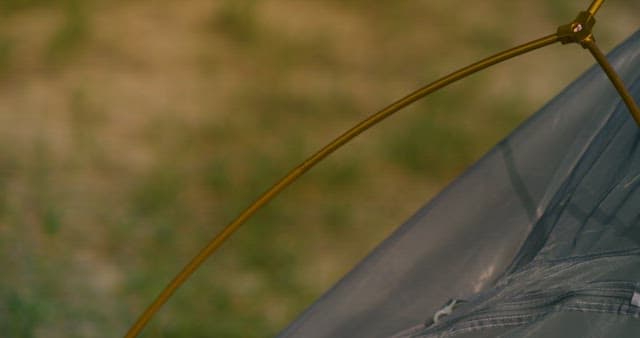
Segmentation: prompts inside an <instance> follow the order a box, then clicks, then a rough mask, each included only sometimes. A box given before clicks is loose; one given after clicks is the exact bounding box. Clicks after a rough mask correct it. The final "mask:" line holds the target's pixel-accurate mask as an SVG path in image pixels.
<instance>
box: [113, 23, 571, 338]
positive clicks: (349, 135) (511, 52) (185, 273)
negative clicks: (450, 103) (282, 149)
mask: <svg viewBox="0 0 640 338" xmlns="http://www.w3.org/2000/svg"><path fill="white" fill-rule="evenodd" d="M558 41H559V38H558V35H557V34H551V35H548V36H545V37H542V38H540V39H537V40H533V41H531V42H529V43H525V44H522V45H520V46H517V47H514V48H511V49H508V50H506V51H503V52H500V53H498V54H495V55H493V56H490V57H488V58H486V59H483V60H481V61H478V62H476V63H474V64H471V65H469V66H467V67H464V68H461V69H459V70H457V71H455V72H453V73H451V74H449V75H447V76H445V77H442V78H440V79H438V80H436V81H434V82H432V83H430V84H428V85H426V86H424V87H422V88H420V89H418V90H416V91H414V92H413V93H411V94H409V95H407V96H405V97H404V98H402V99H400V100H398V101H396V102H394V103H392V104H390V105H389V106H387V107H386V108H384V109H382V110H381V111H379V112H377V113H375V114H373V115H371V116H369V117H368V118H366V119H365V120H363V121H361V122H360V123H358V124H357V125H356V126H355V127H353V128H351V129H349V130H348V131H346V132H345V133H344V134H342V135H340V136H339V137H337V138H336V139H334V140H333V141H332V142H331V143H329V144H327V145H326V146H325V147H324V148H322V149H320V150H319V151H318V152H316V153H315V154H314V155H312V156H311V157H309V158H308V159H306V160H305V161H304V162H302V163H301V164H300V165H298V166H297V167H295V168H294V169H293V170H291V171H290V172H289V173H288V174H287V175H286V176H284V177H283V178H282V179H280V181H278V182H277V183H276V184H274V185H273V186H272V187H271V188H270V189H269V190H267V191H266V192H264V193H263V194H262V195H261V196H260V197H259V198H258V199H257V200H255V202H253V203H252V204H251V205H250V206H249V207H247V209H245V210H244V211H243V212H242V213H240V215H239V216H238V217H237V218H236V219H235V220H233V221H232V222H231V223H229V225H227V226H226V227H225V228H224V229H223V230H222V231H221V232H219V233H218V234H217V235H216V236H215V237H214V238H213V239H211V241H210V242H209V243H208V244H207V245H206V246H205V247H204V248H203V249H201V250H200V252H199V253H198V254H197V255H196V256H195V257H194V258H193V259H192V260H191V261H190V262H189V263H188V264H187V265H186V266H185V267H184V268H183V269H182V271H181V272H180V273H178V274H177V275H176V276H175V277H174V279H173V280H172V281H171V282H170V283H169V285H167V286H166V288H165V289H164V290H163V291H162V292H161V293H160V294H159V295H158V297H157V298H156V299H155V300H154V302H153V303H152V304H151V305H150V306H149V307H148V308H147V309H146V311H145V312H144V313H143V314H142V315H141V316H140V317H139V318H138V320H137V321H136V323H135V324H134V325H133V326H132V327H131V328H130V329H129V332H128V333H127V334H126V336H125V338H134V337H137V336H138V334H139V333H140V332H141V331H142V329H143V328H144V327H145V325H146V324H147V322H149V320H150V319H151V318H152V317H153V315H154V314H155V313H156V312H157V311H158V310H159V309H160V308H161V307H162V305H163V304H164V303H165V302H166V301H167V300H168V299H169V297H171V295H172V294H173V293H174V292H175V291H176V290H177V289H178V288H179V287H180V286H181V285H182V284H183V283H184V282H185V281H186V280H187V279H188V278H189V276H191V274H193V272H194V271H195V270H197V269H198V267H199V266H200V265H201V264H202V263H203V262H204V261H205V260H206V259H207V258H208V257H209V256H210V255H211V254H212V253H213V252H215V251H216V250H217V249H218V248H219V247H220V246H221V245H222V244H223V243H224V242H225V241H226V240H227V239H228V238H229V237H230V236H231V235H232V234H233V233H234V232H235V231H236V230H237V229H238V228H239V227H240V226H241V225H242V224H244V223H245V222H246V221H247V220H248V219H249V218H251V216H253V215H254V214H255V213H256V212H257V211H258V210H260V208H262V207H263V206H264V205H266V204H267V203H268V202H269V201H271V200H272V199H273V198H274V197H276V196H277V195H278V194H279V193H280V192H281V191H282V190H284V189H285V188H286V187H287V186H289V185H290V184H291V183H293V182H294V181H295V180H296V179H298V178H299V177H300V176H302V174H304V173H305V172H307V171H308V170H309V169H311V168H312V167H314V166H315V165H316V164H318V163H319V162H320V161H322V160H323V159H324V158H326V157H327V156H329V155H330V154H332V153H333V152H335V151H336V150H338V149H339V148H341V147H342V146H343V145H345V144H346V143H348V142H349V141H351V140H352V139H353V138H355V137H356V136H358V135H359V134H361V133H362V132H364V131H366V130H368V129H369V128H371V127H373V126H374V125H376V124H378V123H379V122H381V121H382V120H384V119H386V118H387V117H389V116H391V115H393V114H394V113H396V112H397V111H399V110H400V109H402V108H404V107H406V106H408V105H410V104H412V103H414V102H416V101H418V100H419V99H421V98H423V97H425V96H427V95H429V94H431V93H433V92H435V91H437V90H439V89H442V88H444V87H446V86H448V85H450V84H452V83H454V82H456V81H459V80H461V79H463V78H465V77H467V76H469V75H471V74H474V73H477V72H479V71H481V70H483V69H485V68H488V67H491V66H493V65H495V64H498V63H500V62H503V61H506V60H508V59H511V58H513V57H516V56H519V55H522V54H525V53H528V52H531V51H533V50H536V49H539V48H542V47H545V46H548V45H551V44H553V43H556V42H558Z"/></svg>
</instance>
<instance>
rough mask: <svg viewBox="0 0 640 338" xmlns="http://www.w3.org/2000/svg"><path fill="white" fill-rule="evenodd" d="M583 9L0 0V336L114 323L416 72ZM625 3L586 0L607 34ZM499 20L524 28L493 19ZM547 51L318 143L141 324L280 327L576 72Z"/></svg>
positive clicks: (89, 329)
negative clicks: (322, 159)
mask: <svg viewBox="0 0 640 338" xmlns="http://www.w3.org/2000/svg"><path fill="white" fill-rule="evenodd" d="M583 2H584V1H577V0H576V1H569V2H563V3H558V2H554V1H544V2H537V3H531V2H526V3H525V2H512V3H504V2H500V1H497V0H495V1H486V2H482V3H476V4H474V6H469V5H468V4H467V3H465V4H464V6H462V5H461V4H460V3H457V2H447V3H443V2H420V3H418V2H385V3H381V2H380V3H378V2H377V3H371V2H366V1H359V0H353V1H326V2H295V1H267V0H262V1H259V0H249V1H247V0H242V1H232V0H225V1H218V2H197V1H185V2H171V1H165V2H160V3H158V2H153V1H146V0H141V1H135V2H123V1H118V2H106V1H98V0H95V1H78V0H65V1H48V0H0V119H1V120H0V264H2V265H3V266H4V267H5V268H4V274H3V276H4V277H3V278H2V280H1V281H0V332H2V334H3V336H7V337H54V338H55V337H111V336H118V335H121V334H123V333H124V331H125V330H126V328H127V327H128V325H130V324H131V323H132V321H133V320H134V318H135V316H136V315H138V313H139V312H140V311H142V310H143V308H144V307H145V306H146V305H147V304H148V303H149V302H150V301H151V299H152V298H153V297H155V296H156V295H157V293H158V292H159V291H160V289H161V288H162V287H163V286H164V285H165V284H166V283H167V282H168V281H169V279H170V278H172V276H173V275H174V274H175V273H176V272H177V271H178V270H179V269H180V268H181V266H182V265H183V264H184V263H185V262H186V261H187V260H188V259H189V258H190V257H191V256H192V255H193V254H194V253H195V252H196V251H197V250H198V249H200V247H201V246H203V245H204V244H205V243H206V241H207V240H208V239H209V238H210V237H211V236H213V234H214V233H215V232H216V231H217V230H219V229H221V228H222V227H223V226H224V225H225V224H226V223H227V222H229V221H230V220H231V219H232V218H233V217H234V216H235V215H236V214H237V213H238V212H239V211H241V210H242V209H243V208H244V207H246V206H247V205H248V204H249V203H250V202H251V201H252V200H253V199H255V198H256V197H257V195H258V194H259V193H261V192H262V191H264V190H265V189H266V188H267V187H268V186H269V185H270V184H272V183H273V182H274V181H275V180H277V179H278V178H280V177H281V176H282V175H284V174H285V173H286V172H287V170H289V169H290V168H291V167H293V166H294V165H295V164H297V163H298V162H299V161H301V160H302V159H304V158H305V157H306V156H308V155H309V154H310V153H311V152H312V151H314V150H316V149H317V148H319V147H320V146H321V145H323V144H324V143H326V142H328V141H329V140H330V139H331V138H333V137H335V136H337V135H338V133H340V132H342V131H343V130H345V129H346V128H348V127H350V126H351V125H352V124H353V123H355V122H356V121H357V120H359V119H361V118H363V117H364V116H365V115H368V114H370V113H372V112H374V111H375V110H377V109H380V108H381V107H382V106H384V105H386V104H388V103H390V102H391V101H392V100H393V99H396V98H398V97H400V96H401V95H404V94H406V93H407V92H408V91H410V90H412V89H415V88H416V87H418V86H419V85H421V84H424V83H426V82H429V81H431V80H433V79H435V78H436V77H438V76H441V75H443V74H445V73H447V72H449V71H451V70H453V69H454V68H456V67H459V66H462V65H464V64H467V63H469V62H472V61H475V60H476V59H477V58H479V57H484V56H486V55H487V54H489V53H493V52H495V51H497V50H500V49H503V48H506V47H510V46H512V45H514V44H516V43H520V42H524V41H526V40H528V39H532V38H535V37H537V36H539V35H543V34H547V33H548V32H549V31H550V30H554V29H555V27H556V26H557V25H558V24H560V23H564V21H565V20H569V19H571V18H572V17H573V15H574V14H575V13H573V12H574V11H575V10H576V9H580V8H583V7H584V6H585V5H586V4H584V3H583ZM454 8H455V9H456V10H453V9H454ZM634 10H635V12H634ZM637 10H638V4H637V2H635V1H621V2H615V3H614V2H612V3H608V4H607V5H606V6H605V7H604V8H603V10H602V12H601V13H600V14H599V15H601V16H600V17H599V23H598V29H601V30H602V32H603V34H602V35H603V36H604V37H605V38H603V39H602V40H603V44H604V45H605V46H606V45H607V44H608V45H609V46H611V45H613V44H615V43H617V42H619V41H621V40H622V39H623V38H624V37H626V35H628V34H629V33H631V32H632V31H633V30H635V29H636V28H637V18H636V16H637V15H636V14H637ZM559 21H560V22H559ZM518 22H531V23H532V25H530V26H529V25H527V27H529V29H528V30H524V31H523V30H514V29H508V28H505V26H506V27H510V26H509V25H513V24H514V23H518ZM533 23H535V24H533ZM614 26H615V27H614ZM554 48H555V49H554ZM560 48H561V47H558V48H556V47H553V48H549V49H548V50H547V51H540V52H536V53H535V54H532V55H529V56H526V57H523V58H521V59H520V60H516V61H512V62H510V63H509V64H506V65H501V66H498V67H496V68H494V69H491V70H489V71H488V72H486V73H484V74H482V75H477V76H474V77H472V78H469V79H467V80H465V81H464V82H462V83H459V84H456V85H454V86H452V87H451V88H448V89H447V90H446V91H444V92H442V93H438V94H436V95H434V96H433V97H430V98H429V99H428V100H425V101H424V102H421V103H419V104H417V105H415V106H413V107H412V108H409V109H407V110H406V111H404V112H402V113H400V114H399V115H398V116H396V117H394V118H391V119H390V120H389V121H387V122H385V123H384V124H382V125H381V126H378V127H376V128H375V129H374V130H372V131H370V132H369V133H368V134H366V135H363V136H362V137H361V138H359V139H358V140H356V141H355V142H354V143H353V144H350V145H349V146H347V147H346V148H345V149H344V150H343V151H340V152H338V153H337V154H335V155H334V156H333V157H332V158H331V159H329V160H328V161H327V162H326V163H323V164H321V165H320V166H318V168H316V169H314V170H313V171H312V172H311V173H310V174H309V176H308V177H306V178H305V179H303V180H302V181H300V182H298V183H296V184H294V185H293V186H292V187H291V188H290V189H289V190H287V191H286V192H284V194H283V195H282V196H281V197H279V198H278V199H277V200H275V201H274V203H272V204H271V205H270V206H269V207H268V208H266V209H264V210H262V211H261V212H260V213H259V214H258V215H257V217H256V219H254V220H252V221H250V222H249V223H248V224H247V225H246V226H245V227H244V228H243V229H242V230H241V231H240V232H239V233H238V234H237V235H236V236H235V237H234V238H233V239H232V240H231V241H230V242H229V244H227V245H226V246H225V247H223V249H222V251H221V252H220V253H219V254H218V255H217V256H216V257H214V259H213V260H211V261H210V262H208V263H207V264H205V266H203V268H202V270H201V271H199V272H198V273H197V274H196V275H195V277H194V278H193V280H191V281H190V282H189V283H188V284H187V285H186V286H185V287H184V288H183V289H181V290H179V291H178V293H177V294H176V295H175V297H174V298H173V299H172V300H171V301H170V302H169V303H168V304H167V307H166V308H165V309H164V310H163V311H162V312H161V313H160V314H159V317H158V318H157V320H155V321H154V322H152V324H151V326H150V327H149V329H148V330H147V331H146V332H145V334H144V336H145V337H265V336H271V335H273V334H275V333H277V332H278V331H279V330H280V329H282V328H283V326H285V325H286V324H287V323H288V322H290V321H291V320H292V319H293V318H294V317H295V316H296V315H297V314H298V313H299V312H300V311H302V309H304V308H305V307H306V306H307V305H308V304H310V303H311V302H312V301H313V300H314V299H315V298H317V297H318V296H319V295H320V293H321V292H323V291H324V290H326V289H327V288H328V287H329V286H330V285H331V284H332V283H334V282H335V281H336V279H337V278H339V277H340V276H341V275H342V274H344V273H345V272H346V271H348V269H350V268H351V267H352V266H353V265H354V264H355V263H356V262H357V261H358V260H359V259H360V258H361V257H363V256H364V255H365V254H366V252H368V251H369V250H370V249H371V248H372V247H373V246H374V245H375V244H376V243H378V242H379V241H380V240H382V239H383V238H384V237H385V236H386V235H387V234H388V233H389V232H390V231H392V230H393V229H394V228H395V227H396V226H397V225H398V224H400V223H401V222H402V221H403V220H405V219H406V218H407V217H409V216H410V215H411V213H412V212H413V211H415V210H416V209H417V208H418V207H419V206H421V205H422V204H424V203H425V202H426V201H427V200H428V199H429V198H430V197H431V196H433V194H435V193H436V192H437V191H438V190H440V189H441V188H442V187H443V186H444V185H445V184H446V183H447V182H448V181H450V180H451V179H453V178H454V177H456V176H457V175H458V174H459V173H460V172H462V170H464V168H466V167H467V166H468V165H470V164H471V163H472V162H473V161H474V160H475V159H477V158H478V157H479V156H481V154H482V153H484V152H485V151H486V150H488V149H489V148H490V147H491V146H492V145H493V144H495V143H496V142H497V141H498V140H499V139H501V138H502V137H504V136H505V135H506V134H507V133H508V132H510V131H511V130H512V129H513V128H514V127H515V126H516V125H517V124H518V123H520V122H521V121H522V120H523V119H524V118H525V116H527V115H529V114H530V113H531V112H533V111H534V110H535V109H536V108H537V107H539V106H540V105H541V104H542V103H543V102H544V101H546V100H547V99H548V98H550V97H552V96H553V95H554V94H555V93H556V92H557V91H558V90H560V89H561V88H562V87H563V86H564V85H566V84H567V83H568V82H569V81H570V80H572V79H573V78H574V77H575V76H576V75H577V74H579V73H580V72H581V71H583V70H584V69H585V68H586V67H587V66H588V65H590V64H591V63H592V61H591V60H590V59H589V58H588V56H584V57H582V56H581V57H575V58H572V59H571V62H567V59H566V56H567V55H572V57H573V55H578V53H580V51H579V50H578V49H576V50H574V51H572V52H562V51H561V49H560ZM567 48H568V47H567ZM540 64H545V65H546V67H540Z"/></svg>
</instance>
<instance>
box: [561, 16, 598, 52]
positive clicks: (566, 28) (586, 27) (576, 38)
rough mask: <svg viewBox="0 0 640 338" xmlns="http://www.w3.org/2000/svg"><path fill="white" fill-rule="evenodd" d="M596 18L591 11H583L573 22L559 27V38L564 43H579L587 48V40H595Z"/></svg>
mask: <svg viewBox="0 0 640 338" xmlns="http://www.w3.org/2000/svg"><path fill="white" fill-rule="evenodd" d="M595 24H596V18H595V17H594V16H593V14H592V13H591V12H589V11H583V12H580V13H579V14H578V16H577V17H576V18H575V19H574V20H573V21H571V23H569V24H566V25H562V26H560V27H558V38H559V40H560V42H561V43H562V44H563V45H564V44H568V43H579V44H581V45H582V47H584V48H586V46H585V45H584V43H585V42H586V41H593V40H594V38H593V33H592V29H593V26H594V25H595Z"/></svg>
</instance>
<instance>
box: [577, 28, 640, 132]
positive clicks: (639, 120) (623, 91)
mask: <svg viewBox="0 0 640 338" xmlns="http://www.w3.org/2000/svg"><path fill="white" fill-rule="evenodd" d="M582 46H584V47H585V48H586V49H588V50H589V52H591V55H593V57H594V58H595V59H596V61H597V62H598V64H599V65H600V67H601V68H602V70H604V72H605V74H607V77H609V80H611V83H612V84H613V86H614V87H615V88H616V90H617V91H618V94H620V97H622V100H623V101H624V103H625V104H626V105H627V108H628V109H629V112H630V113H631V116H633V119H634V120H635V121H636V124H637V125H638V126H640V109H638V105H637V104H636V102H635V101H634V100H633V97H632V96H631V94H630V93H629V91H628V90H627V88H626V86H625V85H624V83H623V82H622V79H621V78H620V76H618V73H616V71H615V69H613V66H611V64H610V63H609V61H608V60H607V57H606V56H605V55H604V53H602V51H601V50H600V48H598V45H596V41H595V40H594V39H593V38H590V39H586V40H584V41H582Z"/></svg>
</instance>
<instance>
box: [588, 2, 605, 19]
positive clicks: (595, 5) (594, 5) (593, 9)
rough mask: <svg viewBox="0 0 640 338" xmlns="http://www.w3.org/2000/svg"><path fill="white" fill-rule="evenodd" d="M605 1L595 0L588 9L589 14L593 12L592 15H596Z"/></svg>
mask: <svg viewBox="0 0 640 338" xmlns="http://www.w3.org/2000/svg"><path fill="white" fill-rule="evenodd" d="M603 3H604V0H593V2H592V3H591V5H590V6H589V9H587V12H589V14H591V15H592V16H595V15H596V13H597V12H598V10H599V9H600V6H602V4H603Z"/></svg>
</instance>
